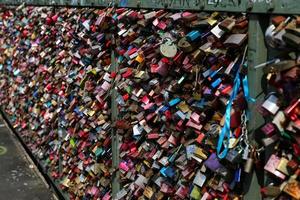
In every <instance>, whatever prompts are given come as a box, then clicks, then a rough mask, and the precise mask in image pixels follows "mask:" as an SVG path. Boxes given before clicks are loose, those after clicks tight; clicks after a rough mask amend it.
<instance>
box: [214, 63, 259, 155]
mask: <svg viewBox="0 0 300 200" xmlns="http://www.w3.org/2000/svg"><path fill="white" fill-rule="evenodd" d="M244 67H247V65H246V64H245V65H244ZM241 81H242V85H243V91H244V97H245V99H246V100H247V102H248V103H250V102H251V103H254V102H255V99H253V98H252V97H250V94H249V87H248V77H247V75H245V76H244V78H243V79H241V75H240V69H239V70H238V71H237V73H236V76H235V79H234V86H233V91H232V94H231V96H230V99H229V101H228V104H227V107H226V111H225V123H224V126H223V128H222V130H221V133H220V136H219V140H218V144H217V155H218V157H219V158H220V159H223V158H225V157H226V155H227V153H228V150H229V139H230V138H231V137H232V136H231V132H230V120H231V107H232V103H233V101H234V100H235V98H236V97H237V94H238V91H239V88H240V85H241ZM225 139H226V140H225ZM223 145H224V149H223V151H222V152H221V150H222V147H223Z"/></svg>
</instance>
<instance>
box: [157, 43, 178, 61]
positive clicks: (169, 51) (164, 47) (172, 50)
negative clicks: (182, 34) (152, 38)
mask: <svg viewBox="0 0 300 200" xmlns="http://www.w3.org/2000/svg"><path fill="white" fill-rule="evenodd" d="M160 52H161V54H162V55H163V56H165V57H167V58H173V57H174V56H175V55H176V54H177V46H176V44H174V43H173V41H172V40H171V39H165V40H164V42H163V43H162V44H161V45H160Z"/></svg>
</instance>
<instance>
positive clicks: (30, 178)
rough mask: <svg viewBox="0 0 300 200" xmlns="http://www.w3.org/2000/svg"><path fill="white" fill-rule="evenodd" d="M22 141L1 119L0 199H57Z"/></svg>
mask: <svg viewBox="0 0 300 200" xmlns="http://www.w3.org/2000/svg"><path fill="white" fill-rule="evenodd" d="M56 199H57V198H56V197H55V195H54V193H53V192H52V191H51V189H49V186H48V185H47V183H46V182H45V180H44V179H43V177H42V175H41V174H40V173H39V172H38V170H37V168H36V166H35V165H34V164H33V162H32V161H31V160H30V158H29V157H28V156H27V154H26V152H25V150H24V149H23V148H22V146H21V144H20V142H19V141H18V139H17V138H16V136H15V135H13V133H11V132H10V130H9V129H8V128H7V127H6V125H5V124H4V123H3V121H2V120H1V119H0V200H56Z"/></svg>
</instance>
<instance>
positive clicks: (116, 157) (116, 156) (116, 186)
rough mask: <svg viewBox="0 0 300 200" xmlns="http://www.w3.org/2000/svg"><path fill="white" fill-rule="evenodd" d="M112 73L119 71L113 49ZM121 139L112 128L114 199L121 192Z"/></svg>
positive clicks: (114, 115)
mask: <svg viewBox="0 0 300 200" xmlns="http://www.w3.org/2000/svg"><path fill="white" fill-rule="evenodd" d="M110 69H111V72H116V71H117V70H118V67H117V62H116V58H115V52H114V50H113V48H112V50H111V68H110ZM115 85H116V83H114V84H113V88H112V91H111V120H112V121H111V123H112V124H115V122H116V120H117V119H118V108H117V106H118V105H117V102H116V99H117V90H116V89H115ZM119 154H120V151H119V137H118V133H117V130H116V128H115V127H114V126H112V159H113V160H112V165H113V166H112V168H113V172H112V197H113V199H115V198H116V195H117V193H118V192H119V190H120V181H119V177H120V172H119V170H117V169H118V168H119V162H120V158H119Z"/></svg>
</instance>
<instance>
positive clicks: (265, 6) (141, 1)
mask: <svg viewBox="0 0 300 200" xmlns="http://www.w3.org/2000/svg"><path fill="white" fill-rule="evenodd" d="M296 1H297V0H247V1H246V0H50V1H48V0H0V4H6V5H19V4H21V3H26V4H27V5H35V6H42V5H44V6H76V7H78V6H79V7H107V6H108V5H110V4H114V5H115V6H118V7H129V8H150V9H153V8H154V9H164V8H167V9H173V10H203V11H225V12H245V13H268V14H299V13H300V4H299V3H297V2H296Z"/></svg>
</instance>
